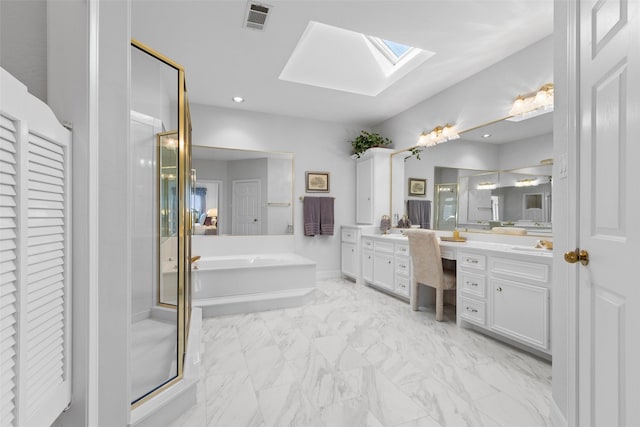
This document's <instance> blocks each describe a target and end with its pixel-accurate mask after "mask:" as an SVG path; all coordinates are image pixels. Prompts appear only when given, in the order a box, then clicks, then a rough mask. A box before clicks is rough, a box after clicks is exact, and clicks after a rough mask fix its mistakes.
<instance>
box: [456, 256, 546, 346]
mask: <svg viewBox="0 0 640 427" xmlns="http://www.w3.org/2000/svg"><path fill="white" fill-rule="evenodd" d="M457 258H458V263H457V277H458V278H457V288H458V323H460V324H463V325H464V324H465V323H466V324H471V325H475V326H476V327H480V328H481V329H485V330H488V331H491V332H492V333H494V334H498V335H501V336H504V337H507V338H509V339H511V340H514V341H516V342H519V343H521V344H525V345H527V346H529V347H532V348H535V349H536V350H540V351H542V352H543V353H547V354H550V353H551V347H550V345H551V340H550V336H549V330H550V315H549V305H550V286H551V261H552V259H551V258H550V257H540V256H526V255H522V254H513V253H508V252H504V253H501V252H497V251H496V252H485V251H473V250H467V249H465V250H464V251H463V250H461V251H459V252H458V257H457Z"/></svg>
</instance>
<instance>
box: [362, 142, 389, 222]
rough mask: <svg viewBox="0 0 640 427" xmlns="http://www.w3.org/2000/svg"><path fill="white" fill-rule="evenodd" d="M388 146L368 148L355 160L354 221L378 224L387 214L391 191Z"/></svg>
mask: <svg viewBox="0 0 640 427" xmlns="http://www.w3.org/2000/svg"><path fill="white" fill-rule="evenodd" d="M392 152H393V150H391V149H388V148H370V149H368V150H367V151H365V152H364V154H363V155H362V156H361V157H360V158H359V159H358V160H357V162H356V223H358V224H371V225H379V224H380V219H382V215H389V192H390V191H391V183H390V180H389V174H390V169H391V166H390V160H389V159H390V157H389V156H390V154H391V153H392Z"/></svg>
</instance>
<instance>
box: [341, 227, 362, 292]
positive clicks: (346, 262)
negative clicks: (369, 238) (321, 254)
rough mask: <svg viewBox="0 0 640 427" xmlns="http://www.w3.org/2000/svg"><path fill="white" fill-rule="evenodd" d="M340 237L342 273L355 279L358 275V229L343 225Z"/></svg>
mask: <svg viewBox="0 0 640 427" xmlns="http://www.w3.org/2000/svg"><path fill="white" fill-rule="evenodd" d="M340 237H341V241H340V247H341V266H342V274H343V275H344V276H347V277H350V278H352V279H354V280H357V278H358V276H359V275H360V271H359V268H358V239H359V231H358V229H357V228H355V227H345V226H343V227H342V228H341V230H340Z"/></svg>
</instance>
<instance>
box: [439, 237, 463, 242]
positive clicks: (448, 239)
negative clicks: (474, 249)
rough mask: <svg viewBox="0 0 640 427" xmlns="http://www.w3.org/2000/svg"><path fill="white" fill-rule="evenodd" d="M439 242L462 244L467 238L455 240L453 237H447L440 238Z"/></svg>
mask: <svg viewBox="0 0 640 427" xmlns="http://www.w3.org/2000/svg"><path fill="white" fill-rule="evenodd" d="M440 240H442V241H445V242H458V243H462V242H466V241H467V238H466V237H458V238H457V239H456V238H454V237H448V236H441V237H440Z"/></svg>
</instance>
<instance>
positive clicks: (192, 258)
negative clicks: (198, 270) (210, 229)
mask: <svg viewBox="0 0 640 427" xmlns="http://www.w3.org/2000/svg"><path fill="white" fill-rule="evenodd" d="M199 259H200V255H196V256H192V257H191V264H193V263H194V262H196V261H197V260H199Z"/></svg>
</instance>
